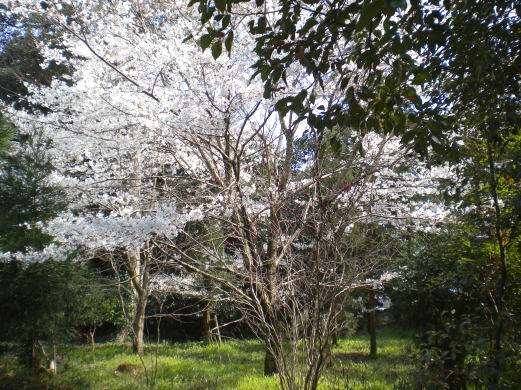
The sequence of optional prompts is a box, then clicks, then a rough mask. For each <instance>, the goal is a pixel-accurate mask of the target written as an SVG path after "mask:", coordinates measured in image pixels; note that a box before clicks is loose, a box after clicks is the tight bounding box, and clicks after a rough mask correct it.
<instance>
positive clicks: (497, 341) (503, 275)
mask: <svg viewBox="0 0 521 390" xmlns="http://www.w3.org/2000/svg"><path fill="white" fill-rule="evenodd" d="M487 148H488V162H489V173H490V193H491V195H492V199H493V200H494V208H495V214H496V218H495V219H496V220H495V230H496V232H495V233H496V239H497V241H498V245H499V257H500V260H501V265H500V277H499V283H498V295H497V302H496V307H497V312H496V319H495V321H494V326H495V330H494V366H495V367H494V368H495V370H494V371H495V372H494V374H493V376H492V386H491V388H492V389H497V388H498V387H499V379H500V372H501V366H502V361H503V352H502V345H501V341H502V337H503V312H504V308H505V302H504V299H505V288H506V282H507V271H508V270H507V261H506V253H505V246H504V244H503V237H502V234H501V209H500V207H499V200H498V195H497V181H496V168H495V162H494V156H493V152H492V145H491V144H490V142H488V143H487Z"/></svg>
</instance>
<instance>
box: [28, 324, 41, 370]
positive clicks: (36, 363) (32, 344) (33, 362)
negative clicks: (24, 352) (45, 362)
mask: <svg viewBox="0 0 521 390" xmlns="http://www.w3.org/2000/svg"><path fill="white" fill-rule="evenodd" d="M29 348H30V349H31V357H30V361H29V366H30V367H31V370H32V371H33V373H34V374H36V373H37V372H38V369H39V368H40V358H39V356H38V349H37V346H36V330H35V329H33V330H32V331H31V332H30V333H29Z"/></svg>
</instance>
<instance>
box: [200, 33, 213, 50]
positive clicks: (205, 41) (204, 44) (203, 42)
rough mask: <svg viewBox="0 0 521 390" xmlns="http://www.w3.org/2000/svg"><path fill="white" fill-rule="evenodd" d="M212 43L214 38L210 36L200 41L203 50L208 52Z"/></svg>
mask: <svg viewBox="0 0 521 390" xmlns="http://www.w3.org/2000/svg"><path fill="white" fill-rule="evenodd" d="M211 43H212V36H211V35H210V34H204V35H203V36H202V37H201V39H200V40H199V45H200V46H201V49H203V51H204V50H206V49H208V47H210V44H211Z"/></svg>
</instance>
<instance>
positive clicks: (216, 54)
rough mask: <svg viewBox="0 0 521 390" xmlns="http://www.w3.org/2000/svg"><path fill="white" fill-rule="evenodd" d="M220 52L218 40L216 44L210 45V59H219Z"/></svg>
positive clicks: (221, 47) (220, 47) (220, 43)
mask: <svg viewBox="0 0 521 390" xmlns="http://www.w3.org/2000/svg"><path fill="white" fill-rule="evenodd" d="M222 51H223V45H222V42H221V40H218V41H217V42H215V43H214V44H213V45H212V57H213V59H214V60H216V59H217V58H219V56H220V55H221V53H222Z"/></svg>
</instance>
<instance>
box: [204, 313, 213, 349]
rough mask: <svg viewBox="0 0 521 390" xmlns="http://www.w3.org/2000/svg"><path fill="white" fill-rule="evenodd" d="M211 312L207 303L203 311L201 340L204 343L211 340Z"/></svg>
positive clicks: (208, 342)
mask: <svg viewBox="0 0 521 390" xmlns="http://www.w3.org/2000/svg"><path fill="white" fill-rule="evenodd" d="M211 314H212V311H211V309H210V305H207V306H206V309H204V312H203V341H204V343H205V344H210V343H211V342H212V332H211V331H210V322H211Z"/></svg>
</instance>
